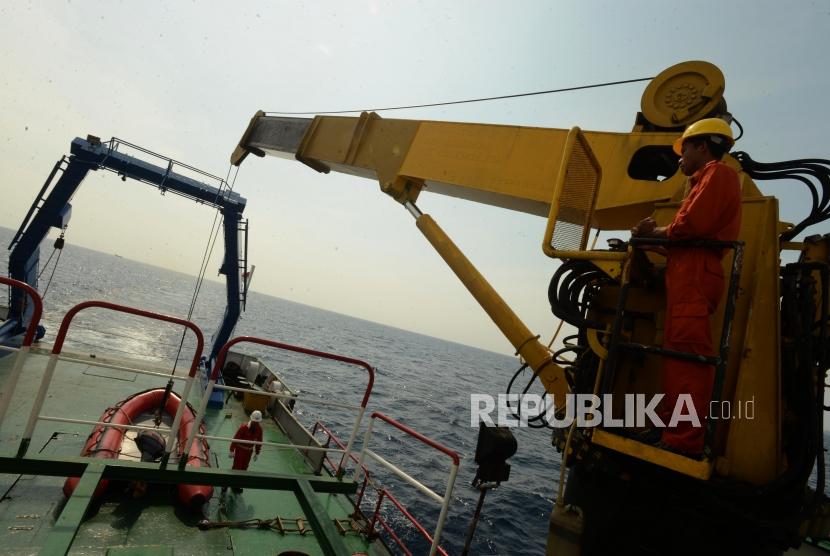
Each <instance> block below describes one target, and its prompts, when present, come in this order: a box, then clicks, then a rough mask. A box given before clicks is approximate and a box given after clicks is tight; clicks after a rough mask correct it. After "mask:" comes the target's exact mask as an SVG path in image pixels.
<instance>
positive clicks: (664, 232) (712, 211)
mask: <svg viewBox="0 0 830 556" xmlns="http://www.w3.org/2000/svg"><path fill="white" fill-rule="evenodd" d="M733 144H734V140H733V139H732V130H731V129H730V127H729V124H728V123H726V122H725V121H723V120H721V119H719V118H707V119H703V120H700V121H698V122H695V123H693V124H692V125H690V126H689V127H688V128H687V129H686V131H685V132H684V133H683V135H682V137H680V138H678V139H677V140H676V141H675V143H674V152H675V153H676V154H678V155H680V170H681V171H682V172H683V173H684V174H685V175H687V176H689V186H690V187H689V191H688V195H687V196H686V198H685V199H684V200H683V202H682V204H681V205H680V208H679V209H678V211H677V214H676V215H675V217H674V220H672V222H671V224H669V225H668V226H661V227H658V226H657V225H656V223H655V221H654V219H653V218H646V219H644V220H642V221H641V222H640V223H639V224H637V226H635V227H634V228H632V230H631V233H632V235H633V236H635V237H655V238H668V239H669V240H696V239H697V240H705V239H709V240H720V241H735V240H736V239H737V238H738V231H739V229H740V226H741V185H740V180H739V178H738V174H737V172H735V170H733V169H732V168H730V167H729V166H727V165H726V164H724V163H723V162H721V158H722V157H723V155H724V154H725V153H726V152H728V151H729V149H730V148H731V147H732V145H733ZM725 254H726V250H724V249H715V248H698V247H695V248H692V247H669V249H668V250H667V252H666V256H667V260H666V320H665V330H664V341H663V347H664V348H665V349H671V350H675V351H682V352H686V353H694V354H698V355H706V356H713V355H715V348H714V345H713V342H712V333H711V328H710V323H709V316H710V315H711V314H712V313H714V312H715V310H716V309H717V307H718V303H720V300H721V297H722V296H723V292H724V286H725V280H724V274H723V267H722V265H721V259H722V258H723V256H724V255H725ZM714 374H715V370H714V367H712V366H711V365H706V364H703V363H697V362H693V361H684V360H680V359H674V358H670V357H664V359H663V373H662V379H663V390H664V393H665V397H664V398H663V404H664V409H663V415H666V416H670V415H671V413H672V412H673V411H674V408H675V404H676V403H677V399H678V396H679V395H680V394H690V395H691V399H692V403H693V405H694V408H695V410H696V412H697V416H698V418H699V420H700V426H694V424H693V423H691V422H689V421H681V422H679V423H678V424H677V426H676V427H667V428H665V429H663V431H662V435H661V438H660V443H659V444H658V445H659V447H661V448H664V449H668V450H671V451H674V452H678V453H682V454H686V455H689V456H692V457H698V456H700V455H701V454H702V452H703V441H704V432H705V426H704V421H705V418H706V416H707V415H708V414H709V411H708V405H709V401H710V399H711V397H712V387H713V382H714ZM665 422H666V424H667V425H668V419H665Z"/></svg>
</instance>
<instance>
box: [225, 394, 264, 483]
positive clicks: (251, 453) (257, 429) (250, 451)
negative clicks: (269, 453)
mask: <svg viewBox="0 0 830 556" xmlns="http://www.w3.org/2000/svg"><path fill="white" fill-rule="evenodd" d="M261 421H262V412H261V411H259V410H254V411H252V412H251V420H250V421H248V422H247V423H242V424H241V425H239V428H238V429H237V430H236V434H234V435H233V439H234V440H247V441H254V442H262V425H260V422H261ZM261 449H262V445H261V444H244V443H241V442H231V449H230V453H229V454H228V457H230V458H231V459H233V469H238V470H240V471H245V470H246V469H248V465H250V463H251V459H252V457H253V460H254V461H256V459H257V457H258V456H259V451H260V450H261ZM226 490H227V487H222V492H223V493H224V492H225V491H226ZM233 491H234V492H242V489H241V488H239V487H234V488H233Z"/></svg>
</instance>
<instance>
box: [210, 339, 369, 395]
mask: <svg viewBox="0 0 830 556" xmlns="http://www.w3.org/2000/svg"><path fill="white" fill-rule="evenodd" d="M242 342H250V343H253V344H260V345H263V346H269V347H272V348H276V349H282V350H286V351H293V352H296V353H303V354H305V355H311V356H314V357H322V358H323V359H331V360H333V361H340V362H341V363H348V364H350V365H357V366H359V367H363V368H364V369H366V371H367V372H368V373H369V382H368V384H367V385H366V390H365V392H364V394H363V400H362V401H361V402H360V406H361V407H363V408H365V407H366V404H367V403H368V402H369V396H370V395H371V394H372V386H373V385H374V383H375V369H374V368H373V367H372V366H371V365H369V364H368V363H366V362H365V361H361V360H360V359H354V358H352V357H345V356H343V355H337V354H336V353H328V352H325V351H317V350H314V349H308V348H304V347H300V346H294V345H291V344H284V343H282V342H275V341H273V340H266V339H264V338H256V337H254V336H237V337H236V338H232V339H230V340H228V342H227V343H226V344H225V345H224V346H222V349H221V350H219V354H218V355H217V356H216V364H215V365H214V367H213V372H212V373H211V374H210V380H213V381H215V380H216V379H217V378H218V377H219V372H220V371H221V369H222V367H223V366H224V364H225V358H226V357H227V354H228V351H229V350H230V348H231V347H233V346H234V345H236V344H239V343H242Z"/></svg>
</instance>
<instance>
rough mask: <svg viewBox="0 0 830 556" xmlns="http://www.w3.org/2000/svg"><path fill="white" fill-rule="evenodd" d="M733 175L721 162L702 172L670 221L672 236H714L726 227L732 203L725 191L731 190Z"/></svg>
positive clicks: (670, 236) (669, 228) (688, 237)
mask: <svg viewBox="0 0 830 556" xmlns="http://www.w3.org/2000/svg"><path fill="white" fill-rule="evenodd" d="M732 179H734V178H733V177H732V176H731V175H730V170H729V169H728V168H725V167H723V166H721V165H714V166H713V168H712V169H711V170H709V172H707V173H705V174H704V175H703V176H701V179H700V181H699V182H698V184H697V186H696V187H694V188H693V189H692V192H691V193H690V194H689V197H688V198H687V199H686V201H684V202H683V204H682V205H681V206H680V209H679V210H678V211H677V215H676V216H675V217H674V220H673V221H672V223H671V224H669V226H668V228H667V230H666V235H667V236H668V238H669V239H713V238H714V237H715V236H716V235H717V232H718V231H719V230H720V229H721V228H722V227H723V221H724V211H725V210H726V209H727V206H728V203H727V202H725V199H724V194H725V193H726V192H727V191H729V184H730V181H731V180H732Z"/></svg>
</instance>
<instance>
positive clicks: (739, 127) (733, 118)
mask: <svg viewBox="0 0 830 556" xmlns="http://www.w3.org/2000/svg"><path fill="white" fill-rule="evenodd" d="M732 121H733V122H735V125H736V126H738V132H739V133H738V136H737V137H735V139H733V141H735V142H737V141H738V139H740V138H741V137H743V136H744V126H742V125H741V122H739V121H738V118H736V117H734V116H733V117H732Z"/></svg>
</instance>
